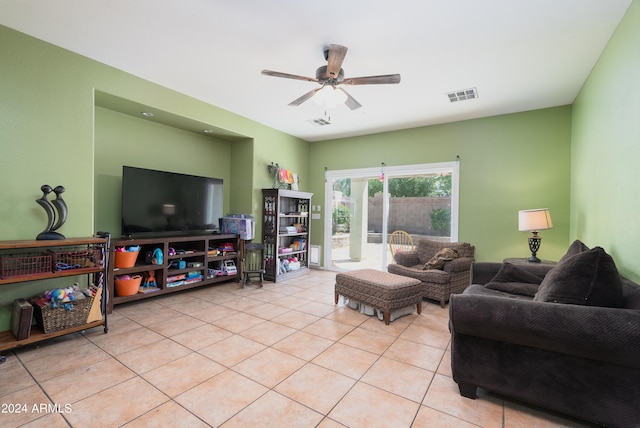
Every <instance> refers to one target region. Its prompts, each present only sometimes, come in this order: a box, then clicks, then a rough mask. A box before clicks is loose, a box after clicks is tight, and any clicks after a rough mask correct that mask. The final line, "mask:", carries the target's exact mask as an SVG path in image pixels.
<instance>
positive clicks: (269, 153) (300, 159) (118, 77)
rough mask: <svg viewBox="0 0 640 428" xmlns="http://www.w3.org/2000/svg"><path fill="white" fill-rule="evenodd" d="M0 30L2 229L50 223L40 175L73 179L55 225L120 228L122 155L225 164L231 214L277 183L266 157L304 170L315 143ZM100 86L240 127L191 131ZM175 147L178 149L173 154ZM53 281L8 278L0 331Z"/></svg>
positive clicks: (204, 171)
mask: <svg viewBox="0 0 640 428" xmlns="http://www.w3.org/2000/svg"><path fill="white" fill-rule="evenodd" d="M0 40H1V41H2V42H1V43H0V58H2V60H0V76H1V78H0V100H1V102H0V144H1V145H2V155H1V156H0V180H1V181H2V183H3V186H2V191H1V193H0V194H1V196H2V199H3V203H2V205H1V206H0V216H1V217H0V218H2V222H0V240H13V239H34V238H35V236H36V235H37V234H38V233H39V232H41V231H42V230H43V229H44V227H45V225H46V220H47V217H46V214H45V213H44V210H42V208H40V207H39V206H38V205H37V204H36V203H35V200H36V199H38V198H39V197H40V196H41V192H40V186H42V185H43V184H49V185H51V186H56V185H64V186H65V187H66V189H67V191H66V193H65V194H64V199H65V200H66V202H67V204H68V206H69V216H68V219H67V221H66V223H65V224H64V226H63V227H62V228H61V229H60V230H59V232H61V233H62V234H64V235H65V236H68V237H77V236H90V235H92V234H94V233H95V231H97V230H98V229H99V230H104V229H107V230H108V231H111V232H112V233H113V234H114V236H118V235H119V231H120V226H119V224H120V220H119V212H118V207H119V205H120V195H119V191H118V190H117V189H118V188H119V186H120V176H119V174H118V171H120V170H121V167H122V164H123V163H126V164H131V165H135V166H142V167H151V168H157V169H168V170H171V171H175V172H183V173H195V174H198V175H216V176H217V175H219V174H218V172H220V171H222V174H223V175H224V176H223V177H222V178H224V179H225V207H224V211H225V212H233V213H238V212H242V213H246V212H247V211H248V210H252V209H255V207H257V206H258V205H259V201H258V200H254V198H256V195H257V194H258V192H256V191H255V189H259V188H262V187H270V186H271V183H272V181H271V178H270V177H268V175H267V173H266V164H267V163H270V162H279V163H280V164H281V165H282V166H284V167H286V168H288V169H291V170H293V171H296V172H298V173H299V174H301V179H302V180H303V182H306V183H308V181H309V180H308V159H309V153H308V146H309V143H308V142H305V141H303V140H300V139H298V138H295V137H292V136H290V135H287V134H284V133H282V132H279V131H276V130H274V129H271V128H268V127H266V126H264V125H261V124H259V123H257V122H254V121H251V120H249V119H246V118H244V117H241V116H238V115H236V114H233V113H231V112H228V111H225V110H223V109H220V108H218V107H215V106H212V105H210V104H207V103H204V102H202V101H199V100H196V99H194V98H191V97H188V96H186V95H184V94H180V93H178V92H175V91H172V90H170V89H167V88H164V87H162V86H159V85H156V84H154V83H151V82H149V81H146V80H143V79H140V78H138V77H135V76H132V75H130V74H127V73H124V72H122V71H120V70H117V69H115V68H112V67H109V66H106V65H104V64H101V63H98V62H96V61H93V60H90V59H88V58H85V57H82V56H80V55H77V54H74V53H72V52H69V51H67V50H64V49H61V48H59V47H56V46H53V45H51V44H48V43H45V42H42V41H40V40H37V39H35V38H32V37H30V36H27V35H24V34H22V33H19V32H17V31H14V30H11V29H9V28H7V27H3V26H0ZM9 59H10V60H9ZM98 92H99V93H100V94H108V95H109V96H111V97H117V98H121V99H125V100H132V102H135V103H139V104H140V105H144V106H149V107H151V108H153V109H157V110H158V111H162V112H165V113H166V114H169V115H171V116H172V117H179V118H182V119H183V120H184V121H187V122H196V123H202V124H207V125H209V124H210V125H211V126H213V127H215V128H216V129H219V130H221V133H222V134H224V133H225V132H227V131H228V132H229V133H231V134H233V135H234V136H235V137H234V138H231V139H227V140H225V139H224V138H210V137H205V136H203V135H196V134H194V133H193V132H189V131H185V130H183V129H180V128H179V127H177V128H176V127H173V126H167V125H166V124H162V123H160V124H154V123H149V122H146V121H144V120H141V119H138V118H135V117H133V116H131V115H130V116H127V115H124V114H122V113H121V112H119V111H113V110H110V109H106V108H103V107H102V106H96V94H97V93H98ZM99 105H100V104H99ZM110 125H114V126H115V128H114V129H109V127H110ZM174 128H175V129H174ZM238 136H244V138H239V137H238ZM172 140H173V141H172ZM159 148H160V149H161V150H158V149H159ZM180 149H182V154H183V156H176V155H175V152H176V150H180ZM263 162H266V163H263ZM254 171H256V172H254ZM259 171H264V172H263V173H261V172H259ZM61 285H68V284H66V283H65V284H61ZM53 286H60V285H55V284H54V283H53V282H39V281H35V282H29V283H21V284H15V285H4V286H2V293H1V294H0V331H2V330H6V329H8V326H9V318H10V304H11V302H12V301H13V299H15V298H17V297H29V296H32V295H35V294H37V293H39V292H41V291H43V290H45V289H48V288H52V287H53Z"/></svg>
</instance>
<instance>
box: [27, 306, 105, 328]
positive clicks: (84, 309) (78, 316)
mask: <svg viewBox="0 0 640 428" xmlns="http://www.w3.org/2000/svg"><path fill="white" fill-rule="evenodd" d="M93 301H94V299H93V297H91V298H89V297H88V298H86V299H81V300H75V301H73V302H69V303H64V305H65V306H66V305H70V306H71V309H65V308H64V307H57V308H52V307H51V306H50V305H45V306H40V305H38V304H36V303H33V302H32V305H33V307H34V311H33V312H34V313H33V314H34V316H35V317H36V321H37V323H38V326H39V327H40V328H41V329H42V331H43V332H44V333H52V332H54V331H60V330H64V329H67V328H73V327H79V326H81V325H84V324H86V323H87V318H88V317H89V311H90V310H91V305H93Z"/></svg>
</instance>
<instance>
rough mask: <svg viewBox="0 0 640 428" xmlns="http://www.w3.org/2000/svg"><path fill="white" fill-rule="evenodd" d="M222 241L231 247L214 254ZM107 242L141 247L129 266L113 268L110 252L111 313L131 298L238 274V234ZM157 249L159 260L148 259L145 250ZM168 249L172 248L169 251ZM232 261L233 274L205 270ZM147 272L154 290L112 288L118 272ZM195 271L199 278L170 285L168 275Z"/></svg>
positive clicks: (145, 297) (233, 279) (224, 279)
mask: <svg viewBox="0 0 640 428" xmlns="http://www.w3.org/2000/svg"><path fill="white" fill-rule="evenodd" d="M225 243H231V244H232V246H233V248H234V251H232V252H226V253H222V254H217V251H218V249H219V248H221V247H222V246H223V244H225ZM111 246H112V247H113V248H116V247H130V246H140V247H141V250H140V252H139V254H138V258H137V260H136V263H135V266H133V267H129V268H117V267H116V266H115V253H114V252H113V251H112V252H110V257H109V272H108V281H107V282H108V284H109V295H110V296H111V299H110V300H109V303H108V312H109V313H111V311H112V310H113V306H114V305H118V304H121V303H125V302H131V301H135V300H141V299H148V298H152V297H154V296H160V295H164V294H167V293H174V292H177V291H181V290H187V289H191V288H196V287H202V286H205V285H210V284H216V283H220V282H229V281H237V280H238V278H240V275H239V273H240V271H239V270H240V263H239V261H240V251H241V248H240V241H239V239H238V235H231V234H227V235H223V234H220V235H216V234H209V235H188V236H170V237H157V238H139V239H114V240H112V241H111ZM155 249H160V250H161V251H162V254H163V260H162V264H152V263H148V262H147V260H146V258H147V257H146V254H147V253H148V252H153V251H154V250H155ZM170 249H171V250H172V251H170ZM181 260H182V261H184V262H185V265H186V266H185V267H184V268H183V269H180V268H179V267H174V266H175V265H176V264H177V262H179V261H181ZM227 261H232V262H233V264H234V265H235V266H236V273H235V274H233V275H222V276H213V275H210V274H209V269H214V270H216V271H220V270H223V269H224V266H223V265H224V263H225V262H227ZM147 272H153V275H154V277H155V280H156V283H157V287H158V290H157V291H151V292H148V293H138V294H134V295H131V296H118V295H117V293H116V290H115V278H116V277H117V276H120V275H134V274H138V275H144V274H145V273H147ZM189 272H196V273H198V272H199V273H200V274H201V275H202V280H199V281H197V282H193V283H189V284H180V285H176V286H170V285H171V284H170V283H169V281H168V279H169V278H170V277H174V276H176V275H182V274H185V275H186V274H188V273H189Z"/></svg>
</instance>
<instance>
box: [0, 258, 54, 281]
mask: <svg viewBox="0 0 640 428" xmlns="http://www.w3.org/2000/svg"><path fill="white" fill-rule="evenodd" d="M51 261H52V258H51V255H49V254H43V253H28V254H26V253H25V254H8V255H4V256H2V257H0V278H3V279H6V278H14V277H17V276H28V275H37V274H40V273H49V272H51Z"/></svg>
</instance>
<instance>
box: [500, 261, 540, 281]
mask: <svg viewBox="0 0 640 428" xmlns="http://www.w3.org/2000/svg"><path fill="white" fill-rule="evenodd" d="M543 279H544V275H542V276H541V275H536V274H535V273H532V272H530V271H528V270H526V269H523V268H521V267H518V266H516V265H514V264H511V263H504V264H503V265H502V267H501V268H500V270H499V271H498V273H497V274H496V276H494V277H493V278H492V279H491V281H489V282H524V283H527V284H536V285H540V283H541V282H542V280H543Z"/></svg>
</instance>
